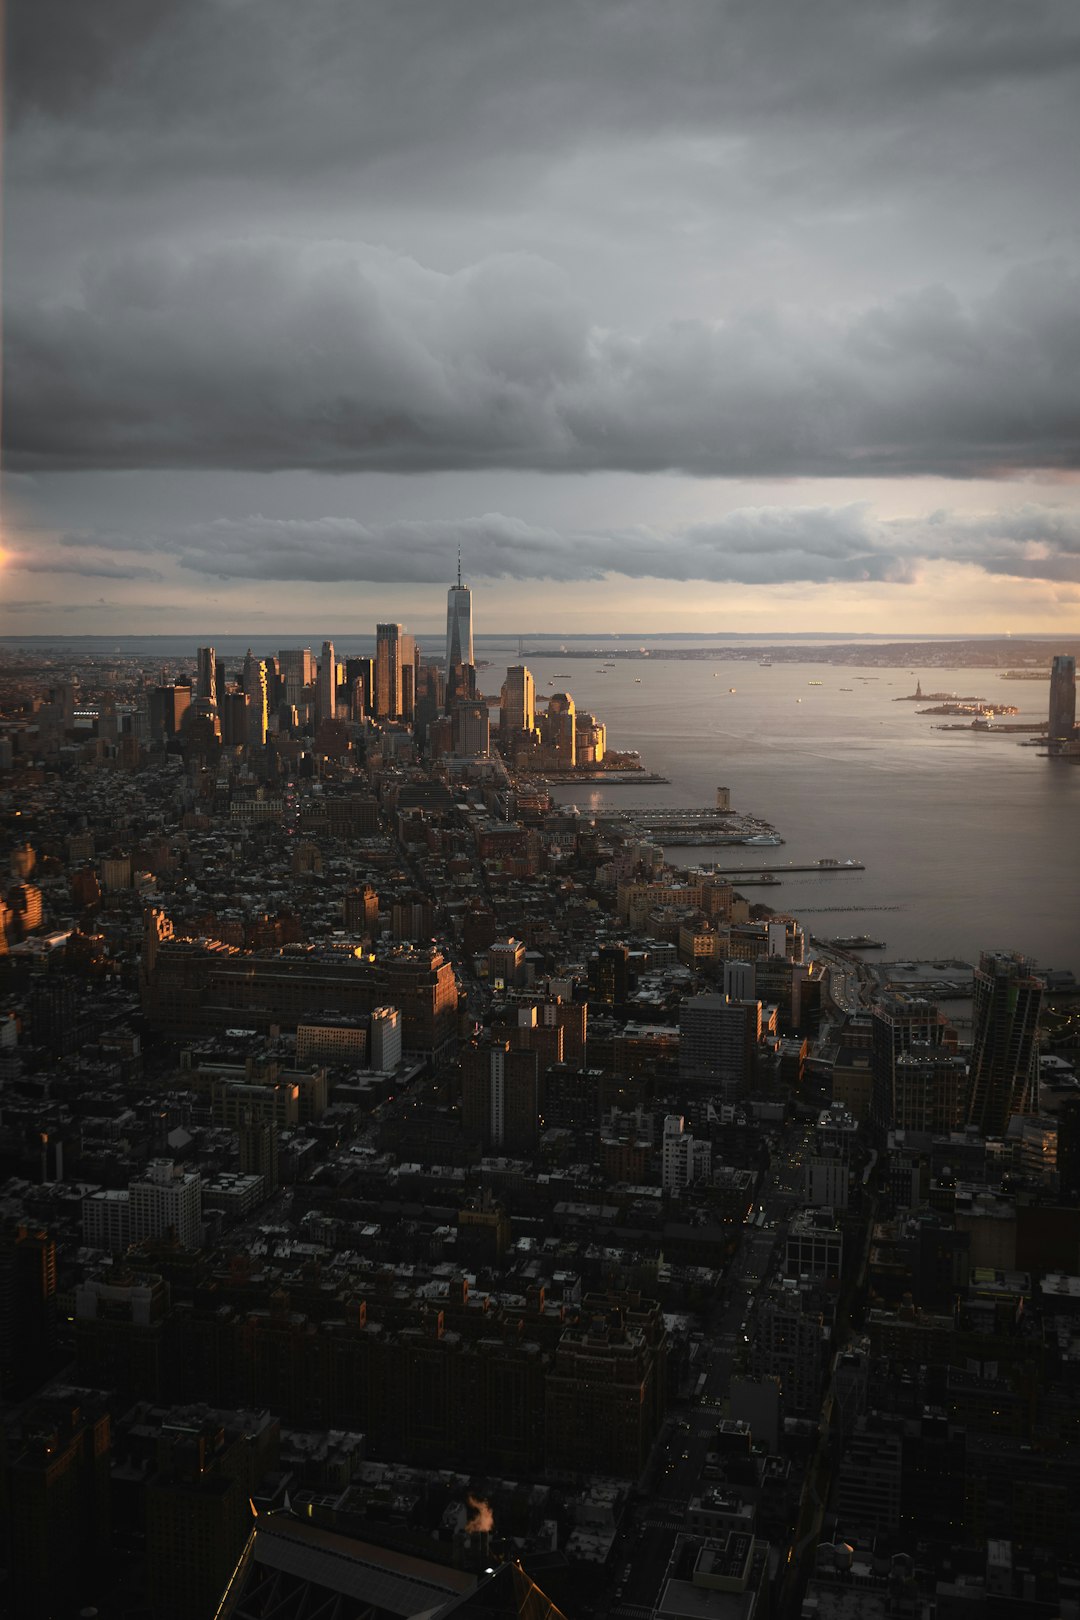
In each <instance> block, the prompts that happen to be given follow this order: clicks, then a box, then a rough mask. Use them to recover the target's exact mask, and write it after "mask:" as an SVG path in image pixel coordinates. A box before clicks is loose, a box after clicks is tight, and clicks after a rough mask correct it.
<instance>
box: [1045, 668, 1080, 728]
mask: <svg viewBox="0 0 1080 1620" xmlns="http://www.w3.org/2000/svg"><path fill="white" fill-rule="evenodd" d="M1075 725H1076V659H1075V658H1072V657H1070V656H1069V655H1068V654H1066V653H1058V654H1057V656H1056V658H1055V659H1054V662H1053V663H1052V664H1051V665H1050V728H1049V739H1050V741H1051V742H1054V741H1058V742H1063V741H1066V740H1067V739H1068V738H1070V737H1071V736H1072V734H1073V728H1074V727H1075Z"/></svg>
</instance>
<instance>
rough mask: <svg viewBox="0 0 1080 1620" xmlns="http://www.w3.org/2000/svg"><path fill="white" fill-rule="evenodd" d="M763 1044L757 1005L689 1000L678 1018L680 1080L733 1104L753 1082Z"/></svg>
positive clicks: (720, 998)
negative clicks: (755, 1066) (761, 1044)
mask: <svg viewBox="0 0 1080 1620" xmlns="http://www.w3.org/2000/svg"><path fill="white" fill-rule="evenodd" d="M760 1039H761V1003H760V1002H759V1001H733V1000H732V999H731V997H730V996H722V995H715V994H711V993H707V994H704V995H699V996H690V997H688V998H687V1000H686V1001H684V1002H683V1005H682V1008H681V1010H680V1013H679V1079H680V1080H682V1081H684V1082H685V1083H686V1084H687V1085H690V1086H693V1087H694V1088H695V1089H699V1090H700V1089H705V1088H708V1089H710V1090H713V1091H715V1092H717V1093H718V1094H719V1095H721V1096H722V1097H723V1098H724V1099H725V1100H726V1101H733V1100H734V1099H735V1098H736V1097H739V1096H741V1095H742V1093H743V1092H744V1091H745V1090H746V1089H747V1087H748V1085H749V1083H750V1078H751V1075H752V1073H753V1065H754V1054H755V1051H756V1049H757V1044H758V1042H759V1040H760Z"/></svg>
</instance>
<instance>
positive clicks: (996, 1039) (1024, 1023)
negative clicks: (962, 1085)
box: [968, 951, 1042, 1136]
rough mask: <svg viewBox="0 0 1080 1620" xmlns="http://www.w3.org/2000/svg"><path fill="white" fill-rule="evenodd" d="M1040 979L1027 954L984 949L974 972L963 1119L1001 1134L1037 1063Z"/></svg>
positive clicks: (1024, 1100) (1023, 1101)
mask: <svg viewBox="0 0 1080 1620" xmlns="http://www.w3.org/2000/svg"><path fill="white" fill-rule="evenodd" d="M1041 1003H1042V983H1041V982H1040V980H1038V979H1036V978H1034V977H1033V976H1032V972H1031V963H1030V962H1029V961H1028V959H1027V957H1025V956H1020V955H1018V954H1017V953H1016V952H1009V951H984V952H983V953H982V955H981V956H980V957H979V966H978V968H977V970H976V973H975V994H974V1007H973V1025H974V1028H973V1038H972V1043H971V1092H970V1103H969V1105H968V1124H969V1125H977V1126H978V1127H979V1129H980V1130H981V1131H982V1133H983V1135H984V1136H1002V1135H1003V1134H1004V1132H1005V1128H1006V1126H1007V1125H1008V1123H1009V1120H1010V1119H1011V1117H1012V1116H1013V1114H1021V1113H1023V1112H1024V1109H1025V1107H1026V1106H1027V1104H1028V1100H1029V1096H1030V1092H1031V1086H1032V1082H1033V1080H1034V1077H1035V1073H1036V1069H1037V1065H1038V1044H1037V1034H1038V1026H1039V1008H1040V1006H1041Z"/></svg>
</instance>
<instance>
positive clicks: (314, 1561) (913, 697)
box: [0, 558, 1080, 1620]
mask: <svg viewBox="0 0 1080 1620" xmlns="http://www.w3.org/2000/svg"><path fill="white" fill-rule="evenodd" d="M357 639H358V640H361V639H362V640H364V641H367V638H357ZM368 644H369V645H370V642H368ZM837 654H838V657H839V658H840V661H841V662H843V649H842V648H841V649H837ZM594 656H595V655H594ZM559 657H560V658H561V659H562V660H563V661H566V659H567V657H568V654H567V653H566V650H565V649H564V650H563V652H562V653H560V654H559ZM612 667H614V666H613V665H612V664H611V663H610V661H608V662H606V663H605V664H604V665H601V666H600V667H599V669H598V671H597V673H601V674H602V673H603V672H604V670H605V669H608V668H612ZM984 673H985V672H984ZM1018 673H1023V674H1024V675H1025V676H1026V677H1028V678H1030V680H1031V682H1032V690H1033V691H1037V692H1039V693H1041V694H1043V701H1045V702H1046V703H1047V709H1046V719H1045V721H1043V722H1041V723H1040V724H1036V725H1035V726H1034V727H1029V728H1027V729H1028V730H1029V731H1033V733H1034V740H1035V742H1036V744H1037V747H1038V753H1037V755H1036V756H1035V758H1033V759H1032V758H1030V757H1029V759H1028V761H1027V765H1028V766H1029V767H1031V768H1035V769H1039V770H1043V771H1051V772H1053V771H1065V772H1066V773H1070V774H1071V771H1072V770H1073V769H1074V768H1075V766H1074V763H1073V762H1074V760H1075V759H1076V758H1077V757H1080V741H1078V733H1077V728H1076V716H1075V659H1074V657H1073V656H1072V655H1069V654H1061V653H1047V652H1044V653H1043V654H1042V655H1041V657H1035V658H1032V660H1031V662H1030V663H1028V664H1026V665H1025V667H1024V669H1023V670H1022V671H1019V672H1018V671H1015V670H1014V671H1012V674H1013V676H1014V677H1015V676H1016V675H1017V674H1018ZM554 679H555V677H554V676H552V677H549V680H550V681H551V682H552V683H553V682H554ZM1038 681H1041V682H1043V683H1045V684H1041V685H1038V686H1036V685H1035V683H1036V682H1038ZM638 684H640V682H639V683H638ZM821 684H822V683H821V682H820V681H819V680H813V681H811V682H810V685H812V686H820V685H821ZM972 684H974V683H972ZM981 684H984V685H985V684H986V683H985V681H983V682H982V683H981ZM732 691H734V688H732ZM950 697H951V698H952V699H953V700H954V702H952V703H944V704H939V708H944V709H945V710H948V711H950V712H951V711H952V710H953V709H955V707H956V705H957V704H961V705H962V704H963V701H964V699H967V698H970V697H971V694H970V693H964V694H943V693H940V692H936V691H929V692H926V693H924V692H923V689H922V684H921V681H920V682H917V683H916V691H915V693H913V694H911V693H904V694H903V696H902V701H907V700H910V701H915V702H918V701H919V700H920V699H922V698H926V699H941V698H950ZM718 701H720V700H719V699H718ZM798 701H801V699H800V700H798ZM881 701H882V702H886V701H888V702H895V701H896V700H895V699H892V698H889V699H885V698H884V696H883V697H882V699H881ZM996 708H997V709H998V710H1001V709H1004V710H1005V711H1007V712H1009V713H1011V712H1014V710H1015V705H997V706H996ZM920 712H924V711H920ZM925 712H930V713H934V712H935V711H934V710H933V708H931V709H930V710H928V711H925ZM957 712H963V710H962V707H961V709H960V710H958V711H957ZM986 716H988V718H987V717H985V716H984V714H983V710H981V709H980V710H979V712H978V714H977V715H976V719H977V721H980V722H981V723H983V724H986V725H989V726H991V727H992V726H994V725H996V724H999V723H1000V721H999V719H998V717H997V715H996V714H995V713H993V712H992V711H991V710H989V709H988V710H987V711H986ZM964 724H965V725H968V726H970V724H971V722H970V721H969V720H966V719H965V721H964ZM1013 729H1015V728H1013ZM1010 741H1013V742H1014V741H1015V739H1010ZM654 777H655V773H652V772H650V771H649V770H648V760H646V759H643V758H642V757H641V756H640V755H639V753H638V751H637V750H635V749H633V748H629V747H626V748H622V749H614V748H612V747H611V746H610V745H609V743H608V739H607V731H606V726H605V722H604V718H603V716H602V715H598V714H594V713H592V712H588V711H586V710H584V709H579V708H578V707H577V706H576V704H575V701H574V698H573V696H572V693H571V691H570V690H549V691H547V692H543V691H541V692H538V691H537V686H536V681H535V679H534V676H533V674H532V673H531V671H530V669H529V667H528V665H527V664H526V663H524V662H520V663H516V664H511V665H509V666H507V667H506V668H505V670H499V669H498V668H495V667H493V666H492V665H491V664H490V663H489V662H488V661H487V660H484V661H482V662H481V663H480V664H478V662H477V658H476V653H475V643H474V629H473V593H472V590H471V589H470V587H469V585H468V584H467V583H465V582H464V580H463V576H462V569H461V560H460V558H459V560H458V566H457V576H456V580H455V582H454V583H452V584H451V585H450V586H449V588H448V590H447V611H446V633H445V643H444V645H442V646H439V648H438V651H437V652H436V653H435V654H434V655H433V656H432V655H427V654H425V652H424V651H423V650H422V648H421V646H420V645H419V644H418V642H417V640H416V639H415V638H414V637H413V636H411V635H410V634H409V633H408V632H407V631H406V630H405V629H404V628H403V627H402V625H401V624H399V623H380V624H378V625H377V626H376V627H375V635H374V650H373V652H372V653H357V654H354V653H352V652H349V651H347V650H345V649H340V650H339V649H336V648H335V646H334V645H333V643H332V642H331V641H329V640H325V641H323V643H322V644H321V648H320V651H319V653H318V655H316V654H315V653H314V652H313V651H312V649H311V648H308V647H297V648H289V647H285V648H282V649H280V650H278V652H277V653H276V654H275V655H270V656H257V655H256V654H255V653H253V652H252V651H251V650H250V649H249V650H248V651H247V652H246V653H245V655H244V656H243V657H242V658H241V657H239V656H233V657H231V658H230V657H223V656H221V655H220V654H218V653H217V652H216V651H215V648H214V647H212V646H209V645H203V646H199V647H198V648H197V649H192V652H191V654H189V655H187V656H181V657H173V658H170V659H168V660H166V664H165V667H161V666H160V665H158V666H157V667H155V662H154V658H153V655H152V654H143V655H136V654H132V653H131V652H121V651H114V652H108V651H105V652H102V651H98V650H95V651H93V652H87V651H85V650H79V648H78V647H74V648H70V647H69V648H66V649H65V648H58V649H42V648H36V647H25V648H23V649H21V650H17V649H13V648H11V647H9V648H8V649H7V650H6V651H5V653H4V654H3V703H2V709H0V793H2V799H0V804H2V809H3V815H4V828H5V835H6V851H5V859H6V861H7V863H8V868H9V873H10V875H9V879H8V885H9V886H8V888H7V891H6V895H5V898H4V901H3V906H2V910H0V921H2V925H3V931H2V935H0V939H2V951H3V954H2V955H0V973H2V975H3V980H2V982H3V985H4V1016H3V1022H2V1023H0V1065H2V1068H0V1075H2V1087H3V1089H2V1093H0V1097H2V1103H0V1153H2V1155H3V1160H4V1163H3V1167H2V1169H3V1176H4V1180H3V1183H2V1185H0V1198H2V1203H3V1237H2V1242H3V1255H4V1263H3V1269H2V1272H0V1276H2V1277H3V1289H4V1293H3V1313H2V1317H0V1321H2V1323H3V1339H2V1341H0V1351H2V1357H3V1359H2V1363H0V1369H2V1376H3V1399H4V1417H5V1444H6V1451H5V1461H4V1476H3V1478H4V1492H5V1499H4V1519H5V1522H6V1523H7V1525H8V1528H9V1538H8V1544H7V1545H8V1555H7V1569H6V1586H5V1593H6V1598H7V1602H8V1608H9V1611H10V1612H11V1613H12V1614H15V1615H19V1616H37V1615H41V1616H53V1615H66V1614H72V1615H74V1614H76V1613H81V1612H89V1610H91V1609H92V1610H94V1611H95V1612H96V1613H99V1614H102V1615H113V1614H115V1615H137V1614H148V1615H154V1616H174V1615H175V1616H176V1617H177V1620H180V1617H184V1620H187V1617H191V1616H200V1615H205V1616H207V1617H210V1616H216V1615H218V1614H220V1615H223V1616H224V1615H235V1616H238V1617H239V1616H248V1615H251V1616H269V1615H270V1614H273V1613H276V1612H282V1613H297V1614H299V1613H303V1612H321V1611H320V1610H319V1608H318V1606H319V1605H320V1604H331V1603H333V1602H337V1603H339V1604H340V1605H343V1606H342V1607H339V1609H338V1610H337V1611H334V1612H340V1613H342V1614H351V1613H356V1614H358V1615H359V1614H360V1613H361V1612H365V1613H381V1612H383V1611H384V1610H385V1611H386V1612H388V1613H394V1614H412V1613H419V1612H420V1607H421V1604H422V1600H423V1601H427V1600H430V1602H429V1606H431V1604H434V1605H435V1606H436V1612H439V1613H446V1614H451V1613H457V1612H460V1613H462V1614H468V1613H474V1612H475V1613H480V1612H484V1613H488V1612H492V1609H493V1608H494V1612H497V1613H502V1612H506V1613H518V1612H520V1613H528V1614H532V1613H541V1612H543V1613H551V1614H553V1615H554V1614H556V1613H562V1614H565V1615H568V1616H577V1615H582V1616H594V1615H596V1616H607V1615H610V1616H612V1617H619V1616H624V1615H625V1616H628V1617H629V1620H637V1617H639V1616H644V1615H646V1614H648V1615H655V1616H658V1617H663V1616H669V1615H670V1616H679V1615H684V1614H708V1615H711V1614H716V1615H722V1616H729V1615H730V1616H734V1615H739V1616H745V1617H746V1620H751V1617H757V1616H765V1615H769V1614H774V1613H775V1614H777V1615H788V1614H800V1615H802V1616H804V1617H806V1620H810V1617H811V1616H814V1615H830V1614H834V1613H835V1614H837V1615H841V1614H847V1613H849V1612H851V1611H850V1609H849V1608H848V1605H849V1604H850V1603H851V1602H852V1601H853V1600H854V1601H857V1605H858V1612H859V1613H860V1614H861V1613H870V1614H875V1615H876V1614H880V1615H882V1616H885V1615H892V1614H894V1613H900V1612H903V1613H904V1614H905V1615H927V1616H929V1615H932V1614H942V1615H947V1614H950V1613H952V1612H953V1607H952V1606H953V1605H954V1604H956V1603H960V1602H962V1603H964V1604H965V1605H969V1604H974V1605H975V1610H974V1611H973V1610H972V1609H971V1608H969V1607H966V1606H965V1608H964V1610H963V1612H964V1613H965V1614H968V1613H972V1612H980V1613H981V1612H983V1610H984V1609H985V1612H986V1613H995V1612H997V1609H998V1600H999V1599H1000V1600H1001V1603H1002V1604H1003V1605H1004V1608H1003V1609H1002V1612H1008V1613H1025V1614H1027V1613H1032V1614H1044V1613H1045V1614H1047V1615H1049V1614H1051V1613H1058V1612H1061V1613H1067V1612H1068V1605H1069V1604H1070V1603H1073V1602H1074V1601H1075V1595H1076V1593H1077V1590H1078V1586H1077V1582H1078V1581H1080V1572H1078V1573H1077V1575H1074V1574H1073V1573H1072V1568H1073V1566H1072V1565H1071V1564H1070V1559H1071V1557H1072V1555H1073V1552H1074V1549H1075V1546H1076V1535H1077V1530H1078V1523H1077V1516H1078V1513H1080V1506H1078V1504H1080V1492H1078V1490H1077V1482H1078V1470H1080V1450H1078V1447H1080V1441H1078V1440H1077V1439H1076V1436H1075V1433H1074V1430H1075V1426H1076V1419H1077V1410H1078V1409H1077V1401H1076V1384H1075V1378H1074V1376H1073V1373H1074V1364H1075V1361H1076V1357H1077V1355H1078V1354H1080V1305H1078V1301H1080V1079H1078V1077H1077V1072H1076V1062H1077V1053H1078V1051H1080V1045H1078V1041H1080V984H1078V982H1077V978H1076V976H1075V967H1074V964H1073V963H1057V964H1054V965H1052V966H1050V967H1047V966H1045V965H1041V964H1039V963H1036V962H1034V961H1032V960H1030V959H1028V958H1027V957H1025V956H1024V955H1023V954H1021V953H1020V952H1017V951H1012V950H1009V949H1002V948H999V947H1000V945H1001V943H1002V942H999V941H988V942H987V948H986V949H985V950H984V951H982V952H981V953H980V955H979V957H978V960H977V961H975V962H965V961H962V960H959V959H953V960H949V961H940V960H939V961H925V962H916V961H910V960H909V961H903V962H894V961H888V962H887V961H885V960H884V959H883V953H884V951H885V942H883V941H881V940H877V939H874V938H871V937H869V936H868V935H858V934H843V933H842V932H841V927H842V919H841V918H840V917H833V916H831V915H830V916H823V917H820V918H819V917H816V916H815V917H810V916H807V917H806V918H805V920H801V919H800V917H799V915H798V914H796V913H789V912H788V911H786V910H785V909H784V908H783V904H782V896H777V895H774V894H770V895H769V896H768V898H769V899H770V900H775V901H776V902H777V903H776V904H775V905H766V904H762V903H760V902H761V901H762V900H764V899H765V898H766V897H765V896H764V895H762V893H761V888H762V887H769V886H777V885H778V886H780V887H781V888H782V887H783V886H784V884H785V883H787V882H788V881H790V878H791V873H792V871H794V872H799V871H805V870H806V868H805V867H798V866H794V867H792V866H791V863H785V862H784V860H783V854H782V846H783V844H784V842H785V840H784V836H783V834H784V829H783V828H782V827H779V828H777V827H774V826H773V825H771V824H770V823H769V822H767V821H765V820H763V819H762V818H761V817H760V816H759V815H756V814H748V813H747V812H746V811H744V810H743V809H742V808H741V807H739V806H738V804H737V803H735V804H733V802H732V799H733V793H732V787H731V786H730V785H729V784H719V785H717V787H716V789H715V795H714V799H713V802H712V803H710V804H705V805H699V806H696V807H692V808H682V809H678V810H676V809H673V808H671V809H663V810H653V811H644V810H642V809H640V808H639V809H637V810H634V809H633V808H627V809H625V810H622V811H620V810H618V809H612V810H610V811H609V810H606V809H604V808H603V806H602V807H601V810H600V813H598V814H594V813H588V812H583V811H582V810H581V809H580V808H579V806H577V805H574V804H570V803H561V802H559V801H558V799H557V798H556V797H555V794H556V792H557V791H559V790H560V789H561V790H562V791H564V792H567V791H569V792H577V793H582V794H583V793H586V792H587V791H589V789H590V787H591V786H594V785H595V784H597V783H602V782H604V781H607V782H608V783H609V784H610V787H611V792H612V794H614V795H615V796H616V798H617V796H618V794H619V792H620V791H621V792H623V793H624V794H627V795H629V796H630V797H631V798H632V797H633V791H634V787H635V783H637V782H639V781H651V780H653V779H654ZM661 780H663V779H661ZM575 784H577V785H576V786H575ZM703 849H709V850H711V851H713V852H714V853H719V854H720V855H721V859H719V860H715V861H710V862H701V851H702V850H703ZM725 860H726V861H730V862H731V864H730V865H728V866H725V865H724V864H723V862H724V861H725ZM861 866H862V863H860V862H858V861H854V860H852V859H850V858H849V859H846V860H840V859H839V858H835V859H834V858H829V859H825V858H822V859H821V860H819V861H817V862H814V863H811V869H812V871H814V872H815V873H816V876H814V877H813V881H814V882H815V883H817V884H819V885H825V886H827V885H829V884H834V885H835V884H837V883H839V882H841V881H843V880H845V879H849V880H850V879H852V878H853V877H855V876H856V874H857V873H858V872H859V871H860V870H861ZM777 873H780V874H781V875H780V876H778V875H777ZM839 892H840V891H839V890H838V889H834V890H833V893H836V894H839ZM812 909H813V910H814V911H816V912H823V913H830V912H831V911H833V910H835V911H837V912H841V913H842V912H844V911H846V910H849V909H850V910H851V911H853V912H857V911H858V909H859V908H858V907H850V908H846V907H844V906H839V907H830V906H829V905H827V904H826V905H824V906H822V905H819V906H816V907H814V908H812ZM811 929H813V930H814V931H813V932H812V931H811ZM818 930H820V933H819V932H818ZM387 1582H389V1583H390V1586H389V1588H388V1587H387V1584H386V1583H387ZM387 1591H390V1592H391V1593H392V1595H391V1596H389V1597H387V1596H385V1593H386V1592H387ZM380 1594H384V1596H382V1597H381V1596H380ZM425 1594H426V1598H425ZM350 1602H353V1603H354V1604H355V1605H356V1606H355V1607H353V1608H349V1607H348V1604H349V1603H350ZM305 1603H306V1604H308V1605H309V1609H308V1610H305V1609H304V1608H303V1604H305ZM283 1604H284V1605H285V1607H284V1608H280V1605H283ZM275 1605H278V1606H279V1607H278V1608H275ZM439 1605H441V1607H439ZM477 1605H480V1606H479V1607H477ZM537 1605H539V1607H537ZM327 1612H331V1611H330V1610H328V1611H327Z"/></svg>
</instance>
